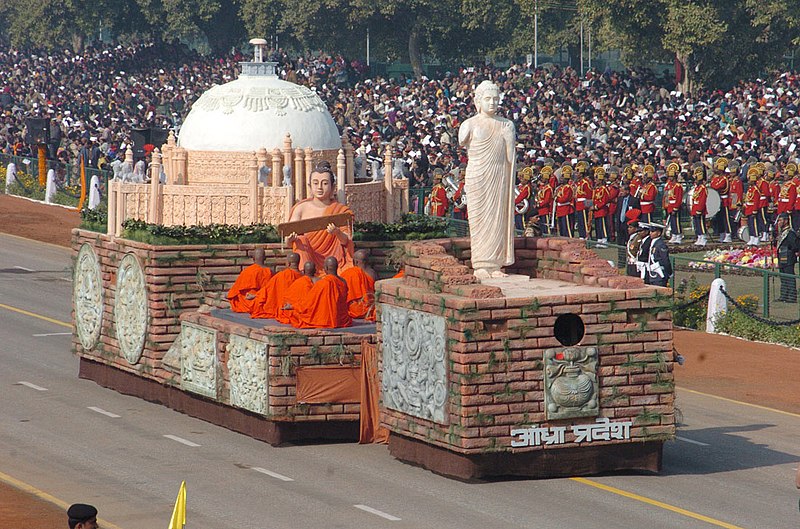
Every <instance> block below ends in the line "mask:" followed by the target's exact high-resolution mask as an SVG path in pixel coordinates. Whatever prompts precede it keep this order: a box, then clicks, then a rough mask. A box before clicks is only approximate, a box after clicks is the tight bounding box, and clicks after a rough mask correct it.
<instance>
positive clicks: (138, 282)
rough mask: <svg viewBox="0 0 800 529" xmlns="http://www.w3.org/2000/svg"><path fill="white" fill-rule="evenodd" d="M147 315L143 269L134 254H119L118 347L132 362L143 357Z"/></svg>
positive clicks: (115, 313) (116, 320)
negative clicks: (120, 256) (120, 258)
mask: <svg viewBox="0 0 800 529" xmlns="http://www.w3.org/2000/svg"><path fill="white" fill-rule="evenodd" d="M147 316H148V308H147V287H146V286H145V282H144V272H142V267H141V265H140V264H139V260H138V259H136V256H135V255H133V254H131V253H129V254H127V255H126V256H125V257H123V258H122V261H120V263H119V269H118V270H117V295H116V299H115V303H114V320H115V324H116V330H117V341H118V342H119V349H120V351H121V352H122V356H124V357H125V359H126V360H127V361H128V362H130V363H131V364H136V363H138V362H139V359H140V358H141V357H142V350H143V349H144V339H145V336H146V334H147Z"/></svg>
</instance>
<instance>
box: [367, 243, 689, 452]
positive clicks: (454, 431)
mask: <svg viewBox="0 0 800 529" xmlns="http://www.w3.org/2000/svg"><path fill="white" fill-rule="evenodd" d="M516 247H517V256H518V261H517V263H516V264H515V266H514V267H512V268H511V270H510V271H511V272H514V273H525V274H526V275H529V276H531V277H541V278H548V279H562V280H565V281H570V282H574V283H577V284H583V285H591V286H593V287H594V286H602V287H604V288H603V290H602V291H594V292H586V293H575V294H567V295H552V296H539V297H536V298H534V297H531V298H508V299H507V298H505V297H503V296H502V292H501V291H500V289H499V288H496V287H488V286H482V285H480V284H477V283H475V282H474V278H473V279H472V280H471V279H470V278H472V276H471V275H470V274H469V270H468V269H466V266H465V264H464V262H465V261H464V260H465V259H467V258H468V257H469V256H468V252H467V251H465V250H464V242H463V241H461V240H453V241H446V242H442V241H435V242H428V243H418V244H413V245H410V246H409V247H408V250H409V253H410V257H409V260H408V262H407V265H406V277H405V278H403V279H392V280H387V281H383V282H381V283H380V284H379V292H378V294H377V296H378V301H379V302H380V303H381V304H383V303H388V304H391V305H395V306H399V307H403V308H407V309H413V310H419V311H424V312H429V313H432V314H435V315H437V316H442V317H444V318H445V320H446V322H447V323H446V334H447V336H446V354H447V369H448V375H447V376H448V386H449V387H448V401H447V406H448V411H447V415H448V421H447V422H448V423H449V424H447V425H441V424H436V423H434V422H431V421H427V420H422V419H418V418H415V417H412V416H409V415H406V414H403V413H400V412H397V411H394V410H390V409H386V408H382V409H381V422H382V423H384V424H385V425H386V426H387V427H388V428H389V429H390V430H391V431H393V432H395V433H399V434H402V435H404V436H407V437H411V438H414V439H418V440H420V441H424V442H426V443H430V444H434V445H437V446H441V447H445V448H448V449H450V450H454V451H456V452H461V453H479V452H486V451H502V450H506V451H528V450H539V449H543V447H526V448H514V449H512V448H511V436H510V430H511V429H512V428H514V427H520V426H523V425H534V424H535V425H538V426H540V427H549V426H565V425H571V424H586V423H592V422H593V421H594V419H593V418H590V419H580V420H578V419H576V420H566V421H564V420H561V421H555V422H552V423H548V422H547V421H546V420H545V413H544V408H543V406H544V387H543V384H544V373H543V359H544V352H545V350H546V349H548V348H553V347H563V346H562V345H561V344H560V343H559V341H558V340H557V339H556V338H555V335H554V332H553V325H554V323H555V320H556V318H557V317H558V316H559V315H560V314H566V313H574V314H578V315H579V316H580V317H581V319H582V320H583V323H584V325H585V331H586V333H585V336H584V338H583V340H582V341H581V342H580V343H579V344H578V345H580V346H588V345H594V346H597V347H598V353H599V362H598V375H599V388H600V395H599V396H600V417H608V418H611V419H619V420H632V421H633V427H632V428H631V439H630V441H611V442H614V443H619V442H637V441H644V440H664V439H669V438H671V437H672V436H673V435H674V432H675V416H674V406H673V402H674V383H673V373H672V367H673V352H672V314H671V312H670V311H669V310H668V305H669V298H668V297H667V291H666V289H661V288H657V287H645V286H644V285H643V284H642V282H641V281H640V280H639V279H638V278H628V277H624V276H619V275H618V274H617V272H616V270H614V269H613V268H612V267H611V266H609V265H608V263H606V262H605V261H603V260H601V259H599V258H598V257H597V256H596V254H594V252H591V251H587V250H585V249H583V245H581V244H580V243H579V242H578V243H576V242H574V241H569V240H565V239H518V240H517V244H516ZM447 252H450V253H447ZM451 254H453V255H451ZM456 256H457V257H456ZM459 258H460V259H459ZM603 265H604V266H603ZM612 272H613V273H612ZM587 290H589V289H587ZM378 321H379V322H380V316H379V318H378ZM380 327H381V326H380V324H379V326H378V331H379V341H380V332H381V328H380ZM571 441H574V435H573V434H571V433H570V432H569V429H568V433H567V435H566V442H567V444H564V445H553V446H548V447H547V449H557V448H558V447H559V446H562V447H566V446H575V445H570V444H569V443H570V442H571ZM593 444H608V442H603V441H600V442H595V443H593Z"/></svg>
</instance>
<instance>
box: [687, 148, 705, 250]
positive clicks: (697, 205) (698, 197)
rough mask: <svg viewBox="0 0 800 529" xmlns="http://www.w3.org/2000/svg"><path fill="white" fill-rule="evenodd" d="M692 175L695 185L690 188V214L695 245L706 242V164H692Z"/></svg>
mask: <svg viewBox="0 0 800 529" xmlns="http://www.w3.org/2000/svg"><path fill="white" fill-rule="evenodd" d="M692 176H694V180H695V186H694V188H692V202H691V210H690V214H691V215H692V226H693V227H694V233H695V234H696V235H697V240H696V241H695V242H694V243H695V244H696V245H697V246H705V245H706V244H708V237H707V236H706V199H707V198H708V190H707V189H706V166H705V165H703V164H702V163H700V162H697V163H695V164H694V165H693V166H692Z"/></svg>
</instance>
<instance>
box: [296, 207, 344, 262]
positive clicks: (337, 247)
mask: <svg viewBox="0 0 800 529" xmlns="http://www.w3.org/2000/svg"><path fill="white" fill-rule="evenodd" d="M306 200H312V199H310V198H308V199H306ZM303 202H304V201H300V202H298V203H297V204H295V205H294V206H292V211H291V212H290V213H289V218H292V214H293V213H294V208H296V207H297V205H298V204H302V203H303ZM341 213H350V214H351V215H352V211H351V210H350V208H348V207H347V206H345V205H344V204H340V203H339V202H334V203H333V204H331V205H330V206H328V207H327V208H325V215H339V214H341ZM340 229H341V230H342V231H343V232H345V233H346V234H347V235H348V236H349V237H350V240H349V241H348V242H347V244H346V245H344V246H343V245H342V243H340V242H339V239H337V238H336V236H335V235H331V234H330V233H328V231H327V230H319V231H311V232H308V233H306V234H304V235H300V236H298V237H297V240H295V242H294V243H293V244H292V249H293V250H294V251H295V252H297V253H298V254H300V269H302V268H303V265H305V264H306V262H308V261H313V262H314V264H315V265H316V266H317V273H318V274H319V275H322V274H324V273H325V272H324V271H323V270H324V268H325V267H324V264H325V258H326V257H331V256H332V257H335V258H336V260H337V261H339V272H342V271H343V270H347V269H348V268H350V267H351V266H353V252H354V246H353V239H352V237H353V233H352V230H351V229H350V228H349V227H342V228H340Z"/></svg>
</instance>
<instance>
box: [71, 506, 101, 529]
mask: <svg viewBox="0 0 800 529" xmlns="http://www.w3.org/2000/svg"><path fill="white" fill-rule="evenodd" d="M67 517H68V518H69V529H97V527H98V526H97V509H95V508H94V507H92V506H91V505H86V504H85V503H75V504H73V505H70V507H69V509H67Z"/></svg>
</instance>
